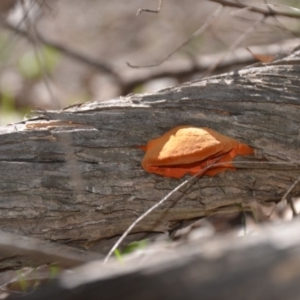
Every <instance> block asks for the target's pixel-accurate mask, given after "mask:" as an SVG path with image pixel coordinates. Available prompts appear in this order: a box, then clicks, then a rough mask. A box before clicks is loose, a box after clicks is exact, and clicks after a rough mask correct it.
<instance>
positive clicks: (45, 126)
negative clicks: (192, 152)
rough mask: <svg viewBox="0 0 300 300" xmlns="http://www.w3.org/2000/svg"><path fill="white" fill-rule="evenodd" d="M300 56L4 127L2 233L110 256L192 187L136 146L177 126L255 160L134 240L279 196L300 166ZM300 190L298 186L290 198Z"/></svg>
mask: <svg viewBox="0 0 300 300" xmlns="http://www.w3.org/2000/svg"><path fill="white" fill-rule="evenodd" d="M299 55H300V52H299V51H298V52H295V53H293V54H291V55H290V56H288V57H286V58H283V59H281V60H278V61H274V62H272V63H269V64H257V65H253V66H250V67H248V68H245V69H242V70H240V71H234V72H231V73H227V74H224V75H218V76H214V77H210V78H206V79H202V80H198V81H195V82H191V83H190V82H188V83H185V84H183V85H180V86H175V87H171V88H167V89H164V90H161V91H158V92H156V93H153V94H142V95H128V96H126V97H122V98H118V99H112V100H110V101H107V102H90V103H84V104H78V105H73V106H70V107H67V108H65V109H63V110H61V111H38V112H36V113H35V115H36V117H35V118H33V119H31V120H30V119H29V120H26V121H24V122H21V123H18V124H13V125H9V126H6V127H2V128H0V170H1V171H0V191H1V192H0V215H1V218H0V228H1V230H4V231H9V232H13V233H17V234H24V235H28V236H31V237H36V238H41V239H45V240H50V241H56V242H59V243H65V244H68V245H71V246H77V247H82V248H85V249H91V250H97V251H100V252H101V253H106V252H107V250H108V248H109V247H111V245H112V243H113V242H114V241H115V240H116V238H117V237H118V236H119V235H120V234H122V233H123V232H124V230H125V229H126V228H127V227H128V226H129V225H130V224H131V223H132V222H133V221H134V220H135V219H136V218H137V217H138V216H139V215H141V214H142V213H143V212H144V211H146V210H147V209H148V208H149V207H151V206H152V205H154V204H155V203H156V202H157V201H159V200H160V199H161V198H162V197H164V196H165V195H166V194H167V193H168V192H169V191H171V190H172V189H174V188H175V187H176V186H177V185H178V184H179V183H181V182H182V181H184V179H185V178H182V179H178V180H177V179H173V178H166V177H161V176H157V175H154V174H148V173H147V172H145V171H144V169H143V168H142V167H141V160H142V157H143V155H144V153H143V151H141V150H140V149H139V148H138V146H142V145H145V144H146V143H147V141H148V140H150V139H153V138H156V137H158V136H160V135H162V134H163V133H165V132H166V131H168V130H170V129H171V128H173V127H175V126H179V125H193V126H199V127H209V128H211V129H213V130H216V131H218V132H220V133H222V134H224V135H227V136H230V137H232V138H234V139H236V140H238V141H239V142H241V143H245V144H248V145H250V146H251V147H253V148H254V149H255V152H256V154H255V155H254V156H252V157H247V158H245V157H243V158H242V159H236V160H235V162H234V164H235V165H236V167H237V169H238V170H237V171H235V172H231V171H227V172H224V173H221V174H218V175H216V176H214V177H209V176H203V177H202V178H201V179H200V180H198V181H196V182H193V186H192V187H190V186H189V187H187V188H182V189H181V190H180V191H179V192H178V193H176V195H175V196H173V197H172V198H171V199H170V200H169V201H167V202H166V203H165V204H164V205H162V206H161V207H160V208H158V209H156V210H155V211H153V212H152V213H151V214H150V215H149V216H147V217H146V218H145V219H144V220H143V221H142V222H141V223H139V224H138V225H137V226H136V227H135V228H134V230H133V232H132V233H133V234H134V235H133V236H132V237H131V238H132V239H137V238H142V237H144V236H145V234H148V233H156V232H165V231H168V230H172V229H173V228H175V227H176V226H177V225H178V223H179V222H181V221H185V220H191V219H195V218H200V217H203V216H207V215H210V214H213V213H215V212H222V213H226V212H233V211H236V210H241V209H243V210H244V209H247V208H249V203H251V202H252V201H258V202H260V203H267V202H269V201H274V202H278V201H280V200H281V198H282V196H283V195H284V193H285V192H286V191H287V189H288V188H289V187H290V186H291V184H293V182H294V181H295V180H296V179H297V178H298V176H299V171H300V166H299V157H300V153H299V133H300V131H299V129H300V125H299V119H300V108H299V104H300V100H299V95H300V85H299V74H300V67H299V63H300V57H299ZM241 160H242V161H243V162H239V161H241ZM245 161H246V162H245ZM267 163H269V164H267ZM270 163H271V164H270ZM299 191H300V187H299V186H295V188H294V189H293V190H292V191H291V193H290V195H289V196H295V195H297V194H299Z"/></svg>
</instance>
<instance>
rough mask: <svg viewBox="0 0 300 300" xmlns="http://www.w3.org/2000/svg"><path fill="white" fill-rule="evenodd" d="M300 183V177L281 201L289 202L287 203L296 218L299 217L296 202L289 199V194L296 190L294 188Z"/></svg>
mask: <svg viewBox="0 0 300 300" xmlns="http://www.w3.org/2000/svg"><path fill="white" fill-rule="evenodd" d="M299 182H300V176H299V177H298V178H297V180H296V181H295V182H294V183H293V184H292V185H291V186H290V188H289V189H288V190H287V191H286V193H285V194H284V195H283V196H282V198H281V201H285V200H287V202H288V203H289V205H290V207H291V209H292V211H293V215H294V217H295V216H297V215H298V213H297V211H296V208H295V206H294V202H293V201H292V199H287V196H288V195H289V193H290V192H291V191H292V190H293V189H294V187H295V186H296V185H297V184H298V183H299Z"/></svg>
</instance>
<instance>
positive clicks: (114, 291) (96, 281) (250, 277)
mask: <svg viewBox="0 0 300 300" xmlns="http://www.w3.org/2000/svg"><path fill="white" fill-rule="evenodd" d="M299 230H300V222H299V220H297V221H294V222H291V223H287V224H280V225H277V226H273V227H271V226H269V227H265V228H261V232H260V234H258V235H257V236H244V237H239V238H238V237H233V236H219V237H215V238H213V239H210V240H208V241H203V240H202V241H196V242H189V243H187V244H186V245H181V246H180V247H178V246H177V247H174V245H172V244H169V245H167V246H166V245H165V246H161V247H156V248H155V250H153V249H152V250H150V251H148V252H145V253H140V255H138V256H136V255H135V256H133V257H130V258H129V257H128V258H127V259H126V258H125V260H124V263H123V264H122V265H121V264H120V262H111V263H110V264H108V265H106V266H103V265H102V261H95V262H91V263H88V264H86V265H83V266H81V267H78V268H76V269H74V271H75V272H73V273H70V272H64V273H62V274H61V275H60V276H59V278H57V279H56V280H54V281H53V282H52V283H50V284H48V285H45V286H43V287H41V288H40V289H37V290H36V291H35V292H32V293H30V294H28V295H26V296H24V295H22V296H21V297H20V296H19V297H16V299H23V300H39V299H43V300H48V299H49V300H50V299H56V300H67V299H68V300H77V299H78V300H79V299H91V300H93V299H95V300H96V299H99V298H101V299H103V300H116V299H124V300H127V299H128V300H129V299H130V300H135V299H136V300H139V299H158V300H160V299H166V300H169V299H172V300H173V299H174V300H181V299H191V300H193V299H195V300H196V299H205V300H208V299H225V300H229V299H231V300H240V299H244V300H252V299H257V300H281V299H287V300H294V299H299V297H300V288H299V279H300V273H299V266H300V264H299V249H300V239H299Z"/></svg>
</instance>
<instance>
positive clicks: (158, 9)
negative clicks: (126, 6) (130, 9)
mask: <svg viewBox="0 0 300 300" xmlns="http://www.w3.org/2000/svg"><path fill="white" fill-rule="evenodd" d="M162 3H163V0H159V3H158V7H157V9H148V8H140V9H139V10H138V11H137V13H136V15H137V16H138V15H140V14H141V13H142V12H143V11H144V12H149V13H155V14H157V13H159V12H160V9H161V7H162Z"/></svg>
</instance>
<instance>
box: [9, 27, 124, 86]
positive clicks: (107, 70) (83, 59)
mask: <svg viewBox="0 0 300 300" xmlns="http://www.w3.org/2000/svg"><path fill="white" fill-rule="evenodd" d="M5 26H6V27H7V28H8V29H11V30H13V31H15V32H16V33H17V34H19V35H21V36H23V37H25V38H27V39H28V40H30V41H32V40H33V37H32V36H31V35H30V33H28V32H27V31H25V30H22V29H20V28H17V27H15V26H13V25H12V24H9V23H7V22H6V23H5ZM36 35H37V38H38V40H39V42H41V43H43V44H44V45H47V46H50V47H52V48H55V49H56V50H58V51H60V52H62V53H63V54H65V55H67V56H69V57H71V58H72V59H75V60H76V61H79V62H82V63H84V64H87V65H89V66H91V67H93V68H96V69H97V70H99V71H101V72H104V73H107V74H109V75H111V76H112V77H114V79H115V80H116V82H117V83H118V84H120V85H121V86H122V85H123V80H122V78H121V77H120V75H119V74H118V73H117V72H115V71H114V70H113V69H112V67H111V66H109V65H108V64H106V63H104V62H101V61H99V60H94V59H92V58H90V57H86V56H84V55H82V54H80V53H78V52H76V51H74V50H72V49H70V48H67V47H65V46H64V45H62V44H59V43H56V42H54V41H51V40H49V39H47V38H45V37H43V36H42V35H41V34H40V33H39V32H38V31H37V32H36Z"/></svg>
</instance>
